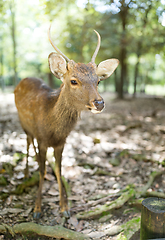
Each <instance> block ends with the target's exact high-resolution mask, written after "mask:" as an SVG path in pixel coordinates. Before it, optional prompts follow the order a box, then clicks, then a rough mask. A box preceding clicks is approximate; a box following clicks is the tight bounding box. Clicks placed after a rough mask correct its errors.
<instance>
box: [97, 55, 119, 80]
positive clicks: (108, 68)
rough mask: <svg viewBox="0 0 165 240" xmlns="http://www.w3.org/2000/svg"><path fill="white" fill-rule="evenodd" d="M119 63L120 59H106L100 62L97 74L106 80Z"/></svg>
mask: <svg viewBox="0 0 165 240" xmlns="http://www.w3.org/2000/svg"><path fill="white" fill-rule="evenodd" d="M118 64H119V60H118V59H114V58H112V59H108V60H105V61H103V62H101V63H99V65H98V66H97V69H96V74H97V75H98V77H99V78H100V80H104V79H106V78H108V77H109V76H110V75H111V74H112V73H113V72H114V71H115V69H116V68H117V66H118Z"/></svg>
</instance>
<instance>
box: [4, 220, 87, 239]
mask: <svg viewBox="0 0 165 240" xmlns="http://www.w3.org/2000/svg"><path fill="white" fill-rule="evenodd" d="M0 233H1V234H10V235H11V236H12V237H14V236H15V235H16V234H20V235H23V236H32V235H37V236H43V237H52V238H58V239H61V238H63V239H67V240H75V239H79V240H89V239H90V238H89V237H88V236H87V235H85V234H82V233H79V232H74V231H72V230H69V229H66V228H64V227H62V226H60V225H56V226H53V227H52V226H41V225H39V224H36V223H33V222H28V223H20V224H16V225H14V226H13V227H10V226H8V225H6V224H3V225H0Z"/></svg>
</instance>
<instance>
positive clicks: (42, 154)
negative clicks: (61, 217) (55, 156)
mask: <svg viewBox="0 0 165 240" xmlns="http://www.w3.org/2000/svg"><path fill="white" fill-rule="evenodd" d="M45 161H46V149H41V148H40V146H39V153H38V163H39V172H40V180H39V188H38V193H37V196H36V202H35V208H34V213H33V217H34V218H35V219H38V218H40V216H41V198H42V186H43V182H44V174H45Z"/></svg>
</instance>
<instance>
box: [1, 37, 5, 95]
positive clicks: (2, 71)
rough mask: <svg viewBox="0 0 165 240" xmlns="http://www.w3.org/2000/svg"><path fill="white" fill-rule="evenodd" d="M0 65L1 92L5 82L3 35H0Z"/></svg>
mask: <svg viewBox="0 0 165 240" xmlns="http://www.w3.org/2000/svg"><path fill="white" fill-rule="evenodd" d="M0 65H1V70H0V85H1V89H2V92H3V91H4V89H5V82H4V76H3V74H4V65H3V37H2V36H1V46H0Z"/></svg>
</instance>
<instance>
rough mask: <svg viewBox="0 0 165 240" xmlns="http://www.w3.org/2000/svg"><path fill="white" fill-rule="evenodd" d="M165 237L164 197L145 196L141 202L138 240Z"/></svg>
mask: <svg viewBox="0 0 165 240" xmlns="http://www.w3.org/2000/svg"><path fill="white" fill-rule="evenodd" d="M163 237H165V199H163V198H146V199H145V200H143V202H142V215H141V231H140V240H148V239H158V238H159V239H160V238H161V239H162V238H163Z"/></svg>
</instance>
